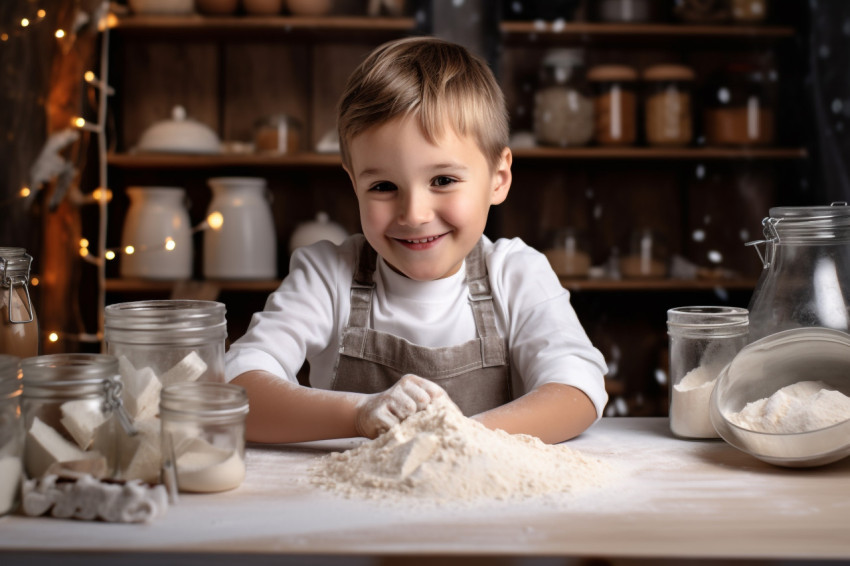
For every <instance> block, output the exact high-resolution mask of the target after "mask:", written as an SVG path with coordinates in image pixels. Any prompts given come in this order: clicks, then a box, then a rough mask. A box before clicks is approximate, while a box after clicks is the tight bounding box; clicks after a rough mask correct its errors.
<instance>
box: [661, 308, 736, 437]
mask: <svg viewBox="0 0 850 566" xmlns="http://www.w3.org/2000/svg"><path fill="white" fill-rule="evenodd" d="M748 329H749V319H748V313H747V309H743V308H739V307H720V306H694V307H677V308H673V309H670V310H668V311H667V333H668V335H669V337H670V379H669V383H670V430H671V431H672V432H673V434H675V435H676V436H678V437H680V438H717V437H718V436H719V435H718V434H717V432H716V431H715V430H714V426H713V425H712V424H711V418H710V410H709V409H710V402H711V393H712V391H713V390H714V384H715V382H716V379H717V376H718V374H719V373H720V371H721V370H722V369H723V368H724V366H726V364H728V363H729V362H731V361H732V358H734V357H735V355H737V353H738V351H739V350H740V349H741V348H743V347H744V346H745V345H746V344H747V335H748Z"/></svg>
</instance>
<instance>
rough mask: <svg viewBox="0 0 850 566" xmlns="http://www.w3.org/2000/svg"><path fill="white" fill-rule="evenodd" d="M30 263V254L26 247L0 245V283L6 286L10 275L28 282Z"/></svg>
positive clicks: (9, 281) (9, 280)
mask: <svg viewBox="0 0 850 566" xmlns="http://www.w3.org/2000/svg"><path fill="white" fill-rule="evenodd" d="M31 264H32V256H31V255H29V254H27V251H26V249H24V248H11V247H0V285H2V286H6V287H8V286H9V284H10V283H11V278H12V277H17V278H18V279H23V282H25V283H26V282H28V281H29V275H30V265H31ZM17 282H18V281H17V280H16V283H17Z"/></svg>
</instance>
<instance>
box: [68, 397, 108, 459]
mask: <svg viewBox="0 0 850 566" xmlns="http://www.w3.org/2000/svg"><path fill="white" fill-rule="evenodd" d="M60 410H61V411H62V418H61V419H60V422H61V423H62V426H64V427H65V430H67V431H68V433H69V434H70V435H71V438H73V439H74V440H75V441H76V442H77V446H79V447H80V448H81V449H83V450H88V449H89V448H90V447H91V445H92V441H93V440H94V435H95V431H96V430H97V428H98V427H99V426H100V425H102V424H103V423H104V422H106V415H105V414H104V413H103V410H102V409H101V403H100V400H99V399H95V400H91V399H79V400H76V401H66V402H65V403H62V406H61V407H60Z"/></svg>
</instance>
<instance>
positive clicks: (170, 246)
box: [165, 237, 177, 251]
mask: <svg viewBox="0 0 850 566" xmlns="http://www.w3.org/2000/svg"><path fill="white" fill-rule="evenodd" d="M176 247H177V242H175V241H174V239H173V238H170V237H169V238H166V239H165V249H166V250H168V251H171V250H173V249H174V248H176Z"/></svg>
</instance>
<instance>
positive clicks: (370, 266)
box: [348, 238, 378, 328]
mask: <svg viewBox="0 0 850 566" xmlns="http://www.w3.org/2000/svg"><path fill="white" fill-rule="evenodd" d="M377 258H378V254H377V253H376V252H375V250H374V249H372V246H370V245H369V242H367V241H366V238H363V245H361V246H360V254H359V258H358V260H357V273H355V274H354V279H353V280H352V281H351V311H350V312H349V314H348V326H350V327H354V328H368V326H369V317H370V313H371V312H372V292H373V290H374V289H375V281H374V280H373V279H372V274H373V273H374V272H375V266H376V265H377V264H376V262H377Z"/></svg>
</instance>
